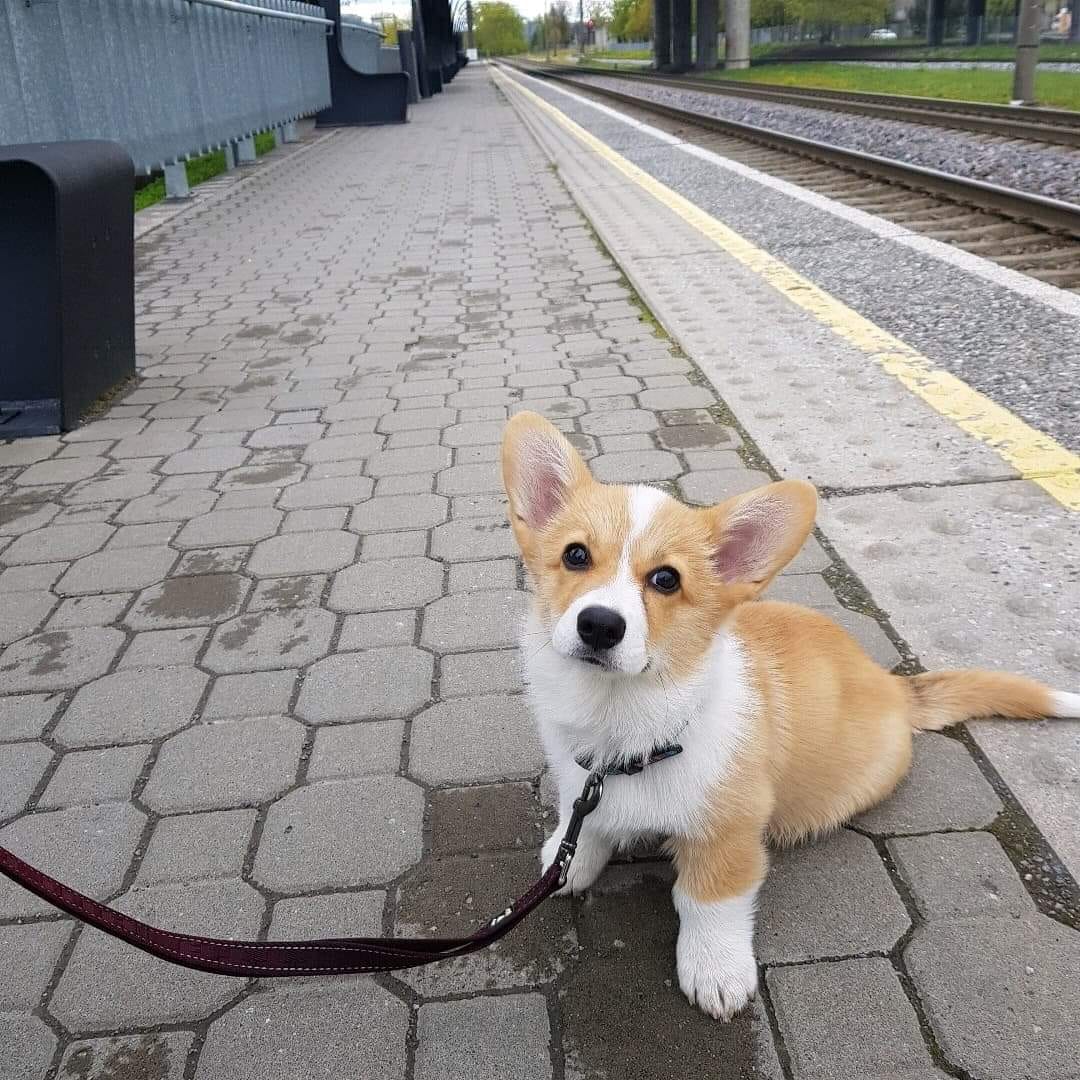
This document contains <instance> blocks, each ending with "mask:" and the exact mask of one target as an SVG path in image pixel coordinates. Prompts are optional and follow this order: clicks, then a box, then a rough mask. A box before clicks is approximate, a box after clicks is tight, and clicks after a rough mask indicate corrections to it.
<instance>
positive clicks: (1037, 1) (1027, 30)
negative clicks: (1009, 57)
mask: <svg viewBox="0 0 1080 1080" xmlns="http://www.w3.org/2000/svg"><path fill="white" fill-rule="evenodd" d="M1041 30H1042V0H1020V25H1019V27H1018V28H1017V34H1016V67H1015V68H1014V69H1013V89H1012V103H1013V104H1014V105H1034V104H1035V65H1036V64H1037V63H1038V61H1039V33H1040V31H1041Z"/></svg>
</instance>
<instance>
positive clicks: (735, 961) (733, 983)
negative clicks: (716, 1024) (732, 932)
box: [677, 935, 757, 1020]
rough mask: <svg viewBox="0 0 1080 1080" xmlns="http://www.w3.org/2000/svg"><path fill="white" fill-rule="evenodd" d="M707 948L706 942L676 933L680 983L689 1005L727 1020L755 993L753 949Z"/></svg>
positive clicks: (719, 1018)
mask: <svg viewBox="0 0 1080 1080" xmlns="http://www.w3.org/2000/svg"><path fill="white" fill-rule="evenodd" d="M721 953H722V955H717V951H716V950H711V949H709V948H708V942H702V941H697V942H692V943H691V942H687V943H685V944H684V942H683V937H682V935H680V937H679V945H678V949H677V959H678V969H679V987H680V988H681V990H682V992H683V993H684V994H685V995H686V996H687V998H688V999H689V1001H690V1004H691V1005H697V1007H698V1008H699V1009H701V1010H702V1011H703V1012H707V1013H708V1014H709V1015H710V1016H712V1017H715V1018H716V1019H717V1020H730V1019H731V1018H732V1017H733V1016H734V1015H735V1014H736V1013H737V1012H738V1011H739V1010H740V1009H742V1008H743V1007H744V1006H745V1005H746V1004H747V1003H748V1002H749V1001H750V999H751V998H752V997H753V996H754V995H755V994H756V993H757V964H756V963H755V962H754V952H753V949H749V948H748V949H745V950H740V951H739V952H738V953H735V952H728V951H726V950H721Z"/></svg>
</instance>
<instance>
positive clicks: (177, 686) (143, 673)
mask: <svg viewBox="0 0 1080 1080" xmlns="http://www.w3.org/2000/svg"><path fill="white" fill-rule="evenodd" d="M207 681H208V680H207V677H206V676H205V675H204V674H203V673H202V672H201V671H196V670H195V669H194V668H187V667H169V668H155V669H151V670H145V669H143V668H121V669H120V670H119V671H115V672H113V674H112V675H106V676H105V677H104V678H103V679H98V680H97V681H96V682H92V683H89V684H88V685H87V686H84V687H83V688H82V689H81V690H80V691H79V692H78V693H77V694H76V695H75V700H74V701H72V703H71V704H70V705H69V706H68V710H67V712H65V713H64V715H63V716H62V717H61V718H60V723H59V724H57V726H56V730H55V731H54V732H53V737H54V738H55V739H56V740H57V742H59V743H62V744H63V745H65V746H106V745H108V744H110V743H136V742H148V741H149V740H151V739H159V738H161V736H162V735H168V734H169V733H170V732H173V731H178V730H179V729H180V728H182V727H184V726H185V725H186V724H187V723H189V722H190V720H191V718H192V716H194V714H195V706H196V705H198V703H199V699H200V698H201V697H202V693H203V690H204V688H205V687H206V683H207Z"/></svg>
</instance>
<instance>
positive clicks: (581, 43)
mask: <svg viewBox="0 0 1080 1080" xmlns="http://www.w3.org/2000/svg"><path fill="white" fill-rule="evenodd" d="M577 17H578V39H577V54H578V58H579V59H582V60H583V59H584V58H585V0H578V3H577Z"/></svg>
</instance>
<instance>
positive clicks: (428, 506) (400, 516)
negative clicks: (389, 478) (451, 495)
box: [349, 495, 448, 533]
mask: <svg viewBox="0 0 1080 1080" xmlns="http://www.w3.org/2000/svg"><path fill="white" fill-rule="evenodd" d="M447 505H448V504H447V500H446V499H444V498H443V497H442V496H441V495H385V496H382V497H377V498H374V499H369V500H368V501H367V502H365V503H362V504H361V505H360V506H358V507H357V508H356V509H355V510H354V511H353V512H352V518H351V519H350V521H349V528H350V529H352V530H353V532H358V533H369V532H391V531H394V530H397V529H427V528H430V527H431V526H432V525H438V524H440V523H441V522H443V521H445V520H446V512H447Z"/></svg>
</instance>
